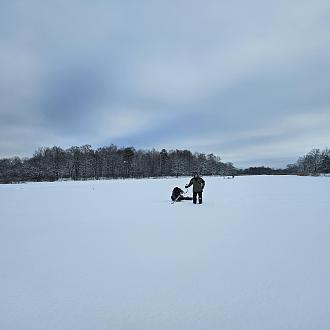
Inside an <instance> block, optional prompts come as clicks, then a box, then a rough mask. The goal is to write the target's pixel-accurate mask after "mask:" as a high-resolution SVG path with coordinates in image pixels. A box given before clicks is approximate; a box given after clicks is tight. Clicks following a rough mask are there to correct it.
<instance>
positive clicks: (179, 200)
mask: <svg viewBox="0 0 330 330" xmlns="http://www.w3.org/2000/svg"><path fill="white" fill-rule="evenodd" d="M171 199H172V201H173V202H174V201H176V202H181V201H191V200H192V198H191V197H184V196H173V195H172V196H171Z"/></svg>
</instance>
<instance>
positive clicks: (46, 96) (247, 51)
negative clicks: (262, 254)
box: [0, 0, 330, 166]
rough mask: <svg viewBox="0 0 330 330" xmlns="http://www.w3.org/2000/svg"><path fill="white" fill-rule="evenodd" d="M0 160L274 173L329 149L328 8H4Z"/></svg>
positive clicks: (0, 22) (77, 4)
mask: <svg viewBox="0 0 330 330" xmlns="http://www.w3.org/2000/svg"><path fill="white" fill-rule="evenodd" d="M1 6H2V8H1V11H0V72H1V75H0V156H12V155H21V156H24V155H30V154H31V153H32V152H33V151H34V150H35V149H36V148H37V147H39V146H44V145H61V146H63V147H68V146H70V145H81V144H85V143H89V144H92V145H93V146H95V147H97V146H101V145H105V144H109V143H117V144H119V145H134V146H136V147H142V148H144V147H156V148H163V147H165V148H169V149H171V148H189V149H191V150H194V151H201V152H213V153H215V154H219V155H220V156H222V158H223V159H224V160H225V161H232V162H234V163H235V164H237V165H241V166H247V165H254V164H255V165H260V164H265V165H271V166H283V165H285V164H286V163H288V162H292V161H294V160H295V159H296V157H297V156H299V155H301V154H302V153H305V152H307V151H309V149H310V148H312V147H324V146H329V145H330V133H329V132H330V129H329V128H330V122H329V117H330V93H329V92H330V80H329V76H330V60H329V59H330V32H329V31H330V19H329V18H330V4H329V2H328V1H323V0H317V1H314V2H310V1H304V0H303V1H289V2H287V1H275V0H274V1H267V2H263V1H256V0H253V1H250V2H248V3H247V2H245V1H242V0H237V1H230V2H229V1H223V2H219V1H206V2H205V1H187V0H182V1H180V0H179V1H157V2H152V1H147V0H142V1H139V2H133V1H125V2H121V1H96V2H94V3H91V2H82V1H77V0H74V1H70V2H67V1H63V0H62V1H56V2H51V1H29V2H22V1H16V0H13V1H7V2H5V3H4V4H2V5H1Z"/></svg>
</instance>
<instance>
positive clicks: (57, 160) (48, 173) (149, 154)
mask: <svg viewBox="0 0 330 330" xmlns="http://www.w3.org/2000/svg"><path fill="white" fill-rule="evenodd" d="M195 171H197V172H198V173H200V174H201V175H221V176H233V175H265V174H266V175H274V174H281V175H283V174H296V175H318V174H320V173H330V150H329V149H324V150H322V151H320V150H319V149H313V150H312V151H310V152H309V153H308V154H307V155H305V156H303V157H301V158H299V159H298V161H297V162H296V163H295V164H290V165H288V166H287V167H286V168H285V169H272V168H269V167H263V166H262V167H250V168H247V169H238V168H235V167H234V165H233V164H232V163H224V162H222V161H221V158H220V157H219V156H215V155H214V154H204V153H192V152H191V151H189V150H177V149H176V150H169V151H167V150H165V149H163V150H161V151H157V150H155V149H152V150H136V149H135V148H133V147H125V148H118V147H117V146H115V145H110V146H107V147H102V148H98V149H96V150H94V149H93V148H92V147H91V146H90V145H84V146H81V147H71V148H69V149H66V150H64V149H62V148H60V147H51V148H39V149H38V150H37V151H36V152H35V153H34V155H33V156H32V157H31V158H19V157H13V158H3V159H0V183H13V182H23V181H57V180H65V179H71V180H87V179H107V178H147V177H166V176H189V175H191V174H192V173H193V172H195Z"/></svg>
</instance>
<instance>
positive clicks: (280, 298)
mask: <svg viewBox="0 0 330 330" xmlns="http://www.w3.org/2000/svg"><path fill="white" fill-rule="evenodd" d="M204 179H205V181H206V188H205V193H204V204H202V205H193V204H192V202H190V201H185V202H181V203H176V204H173V205H172V204H171V203H170V200H169V196H170V194H171V190H172V188H174V187H175V186H179V187H183V186H184V184H185V183H187V182H188V181H189V178H178V179H157V180H154V179H147V180H110V181H85V182H57V183H28V184H20V185H0V267H1V268H0V329H3V330H45V329H47V330H91V329H93V330H105V329H111V330H119V329H123V330H137V329H140V330H149V329H150V330H156V329H157V330H218V329H221V330H279V329H281V330H284V329H288V330H302V329H307V330H310V329H313V330H325V329H328V328H329V324H330V313H329V311H330V280H329V279H330V262H329V253H330V197H329V196H330V178H328V177H294V176H289V177H283V176H277V177H275V176H260V177H257V176H254V177H237V178H235V179H234V180H224V179H222V178H219V177H212V178H210V177H204Z"/></svg>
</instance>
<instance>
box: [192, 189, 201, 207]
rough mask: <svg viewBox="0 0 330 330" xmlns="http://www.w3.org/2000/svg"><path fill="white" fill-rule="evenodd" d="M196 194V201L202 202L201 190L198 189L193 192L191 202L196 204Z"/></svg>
mask: <svg viewBox="0 0 330 330" xmlns="http://www.w3.org/2000/svg"><path fill="white" fill-rule="evenodd" d="M197 194H198V203H199V204H202V199H203V196H202V194H203V192H202V191H199V192H193V203H194V204H196V203H197Z"/></svg>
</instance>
